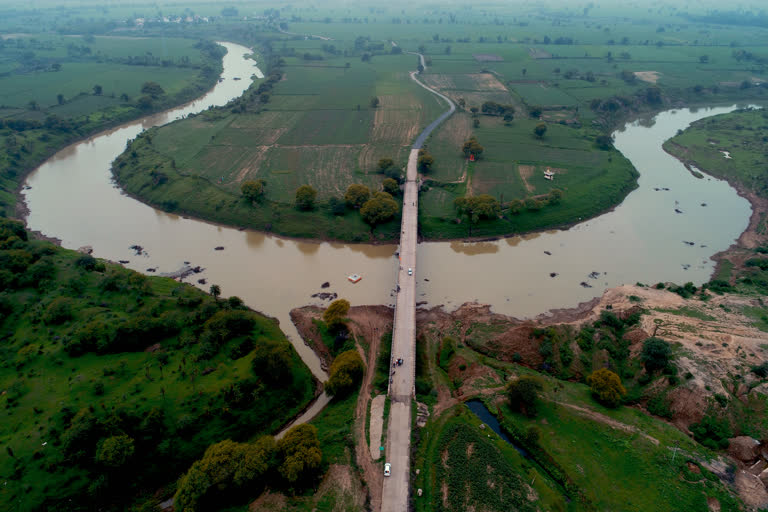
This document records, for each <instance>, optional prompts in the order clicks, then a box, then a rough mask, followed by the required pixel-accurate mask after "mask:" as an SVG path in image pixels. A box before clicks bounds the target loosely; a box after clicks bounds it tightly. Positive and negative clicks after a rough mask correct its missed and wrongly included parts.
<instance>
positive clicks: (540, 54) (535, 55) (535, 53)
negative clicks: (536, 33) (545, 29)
mask: <svg viewBox="0 0 768 512" xmlns="http://www.w3.org/2000/svg"><path fill="white" fill-rule="evenodd" d="M528 55H530V56H531V58H532V59H551V58H552V54H551V53H549V52H545V51H544V50H542V49H540V48H528Z"/></svg>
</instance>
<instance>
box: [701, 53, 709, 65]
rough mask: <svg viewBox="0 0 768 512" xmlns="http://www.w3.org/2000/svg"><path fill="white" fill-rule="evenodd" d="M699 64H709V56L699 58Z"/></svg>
mask: <svg viewBox="0 0 768 512" xmlns="http://www.w3.org/2000/svg"><path fill="white" fill-rule="evenodd" d="M699 62H700V63H701V64H707V63H708V62H709V55H702V56H701V57H699Z"/></svg>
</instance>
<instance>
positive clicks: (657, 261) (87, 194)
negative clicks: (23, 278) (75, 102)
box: [24, 43, 750, 410]
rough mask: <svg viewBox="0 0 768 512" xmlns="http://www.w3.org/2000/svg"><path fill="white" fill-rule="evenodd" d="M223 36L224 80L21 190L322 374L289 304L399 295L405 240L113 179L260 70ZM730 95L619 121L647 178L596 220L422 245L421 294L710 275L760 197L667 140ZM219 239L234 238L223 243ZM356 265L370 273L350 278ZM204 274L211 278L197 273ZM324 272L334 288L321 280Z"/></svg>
mask: <svg viewBox="0 0 768 512" xmlns="http://www.w3.org/2000/svg"><path fill="white" fill-rule="evenodd" d="M222 44H223V45H224V46H225V47H226V48H227V50H228V53H227V55H226V56H225V57H224V72H223V74H222V78H224V80H223V81H221V82H220V83H218V84H217V85H216V86H215V88H214V89H213V90H212V91H210V92H209V93H208V94H206V95H205V96H203V97H202V98H200V99H199V100H197V101H194V102H192V103H190V104H188V105H185V106H182V107H179V108H177V109H173V110H171V111H168V112H166V113H161V114H157V115H152V116H149V117H147V118H144V119H141V120H139V121H136V122H132V123H128V124H126V125H123V126H121V127H118V128H116V129H113V130H110V131H107V132H104V133H101V134H99V135H96V136H94V137H92V138H90V139H88V140H85V141H83V142H80V143H78V144H74V145H72V146H70V147H67V148H65V149H63V150H61V151H60V152H58V153H57V154H56V155H54V156H53V157H52V158H51V159H49V160H48V161H47V162H45V163H44V164H43V165H41V166H40V167H39V168H38V169H36V170H35V171H34V172H33V173H31V174H30V176H29V177H28V179H27V185H29V187H30V188H29V189H28V190H26V191H25V192H24V196H25V197H24V198H25V201H26V204H27V207H28V208H29V215H28V217H27V225H28V227H29V228H30V229H33V230H37V231H40V232H42V233H43V234H45V235H48V236H51V237H56V238H58V239H60V240H61V243H62V245H63V246H64V247H68V248H73V249H76V248H78V247H81V246H85V245H89V246H91V247H92V248H93V251H94V252H93V254H94V255H95V256H97V257H101V258H107V259H110V260H112V261H119V260H128V261H129V263H127V264H125V266H127V267H129V268H132V269H134V270H137V271H140V272H145V273H146V272H147V269H150V268H152V269H156V272H157V273H165V272H174V271H176V270H178V269H180V268H181V267H183V265H184V262H189V263H190V264H191V265H192V266H201V267H203V268H204V269H205V270H204V271H203V272H202V273H200V274H196V275H193V276H191V277H189V278H187V281H188V282H191V283H193V284H196V285H198V286H200V287H201V288H203V289H206V290H207V289H208V287H209V286H210V285H211V284H214V283H215V284H218V285H219V286H221V289H222V294H223V295H224V296H228V295H237V296H239V297H241V298H242V299H243V300H244V301H245V303H246V304H248V305H249V306H250V307H252V308H254V309H256V310H259V311H262V312H264V313H266V314H268V315H271V316H274V317H276V318H277V319H278V320H279V321H280V325H281V327H282V329H283V331H284V332H286V334H287V335H288V337H289V339H291V341H292V342H293V344H294V346H295V347H296V349H297V351H298V352H299V354H300V355H301V357H302V359H303V360H304V361H305V362H306V363H307V365H308V366H309V368H310V369H311V370H312V372H313V374H314V375H315V376H317V377H318V378H319V379H320V380H325V379H327V376H326V374H325V372H324V371H323V370H322V369H321V367H320V362H319V360H318V358H317V357H316V356H315V354H314V353H313V352H312V351H311V350H309V349H308V347H306V345H304V343H303V342H302V341H301V339H300V337H299V335H298V332H297V331H296V329H295V327H294V326H293V323H292V322H291V320H290V316H289V311H290V310H291V309H292V308H294V307H297V306H303V305H306V304H318V305H324V304H325V305H327V304H328V302H327V301H322V300H320V299H317V298H312V297H311V295H312V294H315V293H317V292H320V291H323V292H336V293H338V295H339V297H344V298H347V299H348V300H349V301H350V302H351V303H352V304H353V305H363V304H392V303H393V302H394V299H393V297H394V290H393V287H394V286H395V278H396V270H397V259H396V258H395V257H394V252H395V246H394V245H377V246H373V245H361V244H340V243H327V242H326V243H308V242H299V241H294V240H287V239H283V238H280V237H277V236H273V235H266V234H263V233H255V232H248V231H239V230H237V229H233V228H226V227H222V226H217V225H213V224H209V223H206V222H202V221H197V220H193V219H187V218H182V217H179V216H177V215H173V214H168V213H165V212H162V211H159V210H156V209H154V208H152V207H150V206H147V205H145V204H143V203H140V202H139V201H136V200H134V199H132V198H130V197H128V196H126V195H124V194H123V193H121V191H120V190H119V188H118V187H117V186H116V185H115V184H114V182H113V181H112V177H111V173H110V163H111V162H112V160H113V159H114V158H115V157H116V156H117V155H119V154H120V153H121V152H122V151H123V150H124V149H125V146H126V142H127V141H128V140H129V139H131V138H134V137H135V136H136V135H137V134H139V133H140V132H141V131H142V130H144V129H147V128H149V127H151V126H156V125H161V124H165V123H168V122H170V121H173V120H174V119H177V118H179V117H182V116H185V115H187V114H189V113H193V112H199V111H201V110H203V109H206V108H208V107H209V106H211V105H222V104H225V103H226V102H227V101H229V100H231V99H233V98H236V97H238V96H239V95H240V94H242V92H243V91H244V90H245V89H246V88H247V87H248V85H249V83H250V80H249V77H250V76H251V75H252V74H260V73H261V72H260V71H259V70H258V68H257V67H255V64H254V61H253V60H249V59H246V58H245V57H244V55H245V54H247V53H251V52H250V50H249V49H248V48H245V47H242V46H239V45H235V44H231V43H222ZM235 77H240V78H242V80H239V81H238V80H233V78H235ZM733 108H735V107H718V108H711V109H699V110H697V111H693V110H690V109H680V110H673V111H667V112H663V113H661V114H659V115H658V116H656V117H655V118H653V119H644V120H639V121H637V122H634V123H630V124H628V125H627V126H626V127H624V129H622V130H620V131H618V132H617V133H616V134H615V135H616V147H617V148H618V149H619V150H621V151H622V152H623V153H624V154H625V155H626V156H627V158H629V159H630V160H631V161H632V163H633V164H634V165H635V167H636V168H637V169H638V170H639V171H640V180H639V188H638V189H637V190H635V191H634V192H632V193H631V194H630V195H629V196H628V197H627V199H626V200H625V201H624V203H622V204H621V205H620V206H618V207H617V208H616V209H615V210H613V211H611V212H609V213H606V214H604V215H602V216H600V217H598V218H596V219H592V220H589V221H586V222H584V223H581V224H578V225H576V226H574V227H572V228H571V229H569V230H565V231H550V232H546V233H541V234H533V235H527V236H523V237H515V238H508V239H504V240H500V241H496V242H480V243H469V244H465V243H462V242H429V243H422V244H419V248H418V265H419V271H418V276H419V284H418V297H417V300H419V301H424V302H426V303H428V304H430V305H440V304H442V305H445V306H446V307H449V308H453V307H456V306H458V305H460V304H462V303H463V302H466V301H479V302H483V303H488V304H492V305H493V308H494V310H495V311H497V312H499V313H505V314H509V315H513V316H517V317H530V316H534V315H537V314H539V313H543V312H545V311H548V310H550V309H553V308H563V307H572V306H575V305H576V304H577V303H579V302H581V301H585V300H589V299H591V298H593V297H595V296H597V295H600V294H602V292H603V291H604V290H605V289H606V288H608V287H612V286H616V285H620V284H623V283H635V282H637V281H641V282H646V283H649V282H652V283H655V282H658V281H675V282H679V283H683V282H687V281H693V282H694V283H696V284H699V283H702V282H704V281H706V280H708V278H709V276H710V274H711V272H712V270H713V262H712V261H711V260H710V259H709V258H710V256H711V255H713V254H715V253H716V252H719V251H721V250H723V249H725V248H727V247H728V246H730V245H731V243H733V241H734V240H735V239H736V238H737V237H738V236H739V235H740V234H741V232H742V231H743V230H744V229H745V228H746V226H747V223H748V219H749V215H750V206H749V203H748V202H747V201H746V200H744V199H742V198H740V197H739V196H738V195H737V194H736V192H735V190H734V189H732V188H731V187H730V186H728V184H727V183H725V182H723V181H719V180H716V179H714V178H709V177H706V178H705V179H697V178H695V177H693V176H692V175H691V174H690V173H689V172H688V171H687V170H686V169H685V168H684V167H683V166H682V164H680V163H679V162H678V161H677V160H676V159H674V158H672V157H671V156H669V155H667V154H666V153H665V152H664V151H663V150H662V148H661V144H662V142H663V141H664V140H666V139H667V138H669V137H671V136H672V135H674V134H675V132H676V131H677V130H678V129H684V128H685V127H686V126H688V124H689V123H691V122H692V121H694V120H696V119H700V118H702V117H707V116H711V115H715V114H719V113H724V112H728V111H730V110H732V109H733ZM655 189H659V190H655ZM666 189H668V190H666ZM566 197H567V195H566ZM703 204H706V206H702V205H703ZM676 209H677V210H678V211H680V212H682V213H676V212H675V210H676ZM684 241H685V242H693V245H689V244H686V243H684ZM135 244H137V245H140V246H142V247H143V248H144V250H145V253H144V254H142V255H141V256H137V255H136V254H135V253H134V251H132V250H131V249H130V247H131V246H132V245H135ZM217 246H222V247H224V249H223V250H218V251H217V250H215V248H216V247H217ZM545 251H547V252H549V253H551V255H547V254H546V253H545ZM593 272H594V274H592V277H589V275H590V273H593ZM352 273H358V274H360V275H361V276H362V277H363V279H362V281H360V282H359V283H357V284H352V283H350V282H348V281H347V279H346V277H347V276H348V275H349V274H352ZM550 273H556V274H557V276H556V277H550ZM198 279H206V280H207V284H205V285H199V284H197V280H198ZM326 281H328V282H330V284H331V286H330V288H328V289H321V284H322V283H324V282H326ZM582 282H583V283H586V284H588V285H589V286H591V287H590V288H586V287H584V286H582V285H581V284H580V283H582ZM322 402H324V400H322ZM322 405H323V403H318V404H317V405H316V408H315V410H319V409H320V408H322Z"/></svg>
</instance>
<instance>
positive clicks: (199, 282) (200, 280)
mask: <svg viewBox="0 0 768 512" xmlns="http://www.w3.org/2000/svg"><path fill="white" fill-rule="evenodd" d="M207 282H208V281H207V280H206V279H205V278H203V279H198V280H197V283H198V284H205V283H207Z"/></svg>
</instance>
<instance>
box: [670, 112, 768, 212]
mask: <svg viewBox="0 0 768 512" xmlns="http://www.w3.org/2000/svg"><path fill="white" fill-rule="evenodd" d="M766 126H768V113H766V112H765V111H764V110H742V111H737V112H732V113H730V114H722V115H719V116H714V117H709V118H707V119H702V120H700V121H696V122H695V123H693V124H692V125H691V126H690V127H688V128H687V129H686V130H685V131H684V132H683V133H681V134H678V135H677V136H675V137H673V138H671V139H669V140H668V141H667V142H665V143H664V149H665V150H666V151H667V152H669V153H671V154H673V155H675V156H676V157H678V158H680V159H681V160H683V161H685V162H690V163H691V164H692V165H694V166H696V167H697V168H699V169H701V170H703V171H705V172H707V173H708V174H712V175H713V176H717V177H720V178H725V179H727V180H729V181H735V182H736V183H739V184H740V185H741V186H742V187H744V188H746V189H749V190H753V191H754V192H755V193H757V194H758V195H759V196H761V197H768V156H766V152H765V147H766V142H765V136H764V130H765V128H766Z"/></svg>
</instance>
